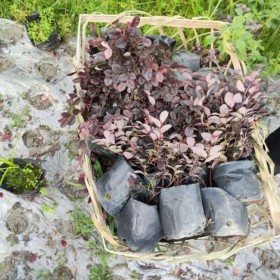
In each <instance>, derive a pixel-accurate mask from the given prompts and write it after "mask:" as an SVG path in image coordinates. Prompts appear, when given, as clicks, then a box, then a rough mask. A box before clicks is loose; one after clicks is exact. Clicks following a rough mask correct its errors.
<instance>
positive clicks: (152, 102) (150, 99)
mask: <svg viewBox="0 0 280 280" xmlns="http://www.w3.org/2000/svg"><path fill="white" fill-rule="evenodd" d="M148 99H149V101H150V103H151V104H152V105H155V104H156V100H155V99H154V97H152V96H150V95H148Z"/></svg>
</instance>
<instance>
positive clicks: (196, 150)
mask: <svg viewBox="0 0 280 280" xmlns="http://www.w3.org/2000/svg"><path fill="white" fill-rule="evenodd" d="M191 149H192V151H193V152H194V153H195V154H198V155H199V156H201V157H203V158H207V153H206V152H205V150H203V149H201V148H200V147H191Z"/></svg>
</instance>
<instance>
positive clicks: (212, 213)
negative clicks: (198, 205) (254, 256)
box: [201, 188, 248, 237]
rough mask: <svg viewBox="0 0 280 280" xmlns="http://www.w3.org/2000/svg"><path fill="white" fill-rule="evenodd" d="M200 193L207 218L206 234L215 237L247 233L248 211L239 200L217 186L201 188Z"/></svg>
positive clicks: (244, 234)
mask: <svg viewBox="0 0 280 280" xmlns="http://www.w3.org/2000/svg"><path fill="white" fill-rule="evenodd" d="M201 195H202V201H203V207H204V212H205V215H206V217H207V220H208V225H207V227H206V230H205V231H206V233H207V234H209V235H211V236H217V237H219V236H220V237H224V236H235V235H237V236H246V235H247V233H248V213H247V209H246V207H245V206H244V204H243V203H242V202H241V201H239V200H237V199H236V198H234V197H233V196H231V195H230V194H228V193H227V192H225V191H224V190H222V189H219V188H203V189H202V190H201Z"/></svg>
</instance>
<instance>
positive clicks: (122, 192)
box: [96, 157, 135, 216]
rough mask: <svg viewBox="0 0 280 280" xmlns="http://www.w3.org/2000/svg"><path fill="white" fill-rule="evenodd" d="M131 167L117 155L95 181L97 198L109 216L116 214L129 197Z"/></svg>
mask: <svg viewBox="0 0 280 280" xmlns="http://www.w3.org/2000/svg"><path fill="white" fill-rule="evenodd" d="M132 175H133V169H132V168H131V167H130V165H129V164H128V163H127V162H126V161H125V160H124V159H123V158H122V157H119V158H118V160H117V161H116V162H115V163H114V165H113V166H112V167H111V168H110V169H109V170H108V171H107V172H105V173H104V174H103V175H102V176H101V178H100V179H99V180H98V181H97V182H96V187H97V196H98V200H99V202H100V203H101V205H102V206H103V208H104V209H105V211H106V212H108V213H109V214H110V215H111V216H115V215H116V214H118V213H119V212H120V211H121V210H122V209H123V207H124V205H125V204H126V202H127V200H128V199H129V198H130V194H131V191H132V188H131V183H132V182H134V177H135V176H132Z"/></svg>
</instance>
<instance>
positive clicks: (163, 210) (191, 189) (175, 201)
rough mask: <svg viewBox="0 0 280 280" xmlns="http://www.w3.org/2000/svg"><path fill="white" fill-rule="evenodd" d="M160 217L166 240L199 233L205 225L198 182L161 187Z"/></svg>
mask: <svg viewBox="0 0 280 280" xmlns="http://www.w3.org/2000/svg"><path fill="white" fill-rule="evenodd" d="M159 212H160V219H161V222H162V227H163V232H164V237H165V238H166V239H167V240H172V239H181V238H185V237H191V236H195V235H198V234H201V233H202V232H203V230H204V227H205V225H206V218H205V216H204V211H203V206H202V200H201V194H200V187H199V184H191V185H181V186H176V187H172V188H166V189H162V190H161V193H160V203H159Z"/></svg>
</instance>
